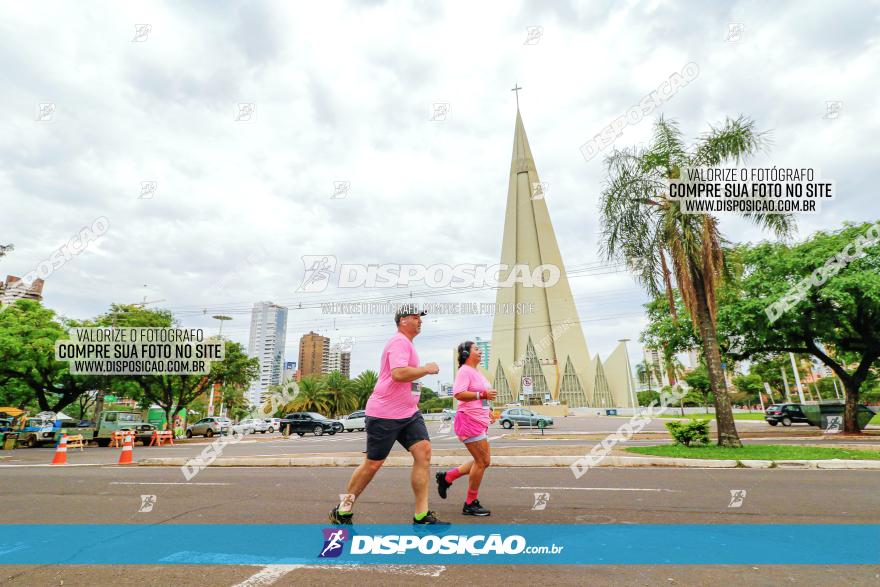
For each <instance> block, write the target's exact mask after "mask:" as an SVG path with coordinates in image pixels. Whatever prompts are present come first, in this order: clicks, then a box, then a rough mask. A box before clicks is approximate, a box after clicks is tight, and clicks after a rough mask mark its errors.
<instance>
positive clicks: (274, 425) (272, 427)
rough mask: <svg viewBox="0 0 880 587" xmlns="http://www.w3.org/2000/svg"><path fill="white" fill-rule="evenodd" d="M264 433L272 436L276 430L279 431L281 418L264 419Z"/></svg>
mask: <svg viewBox="0 0 880 587" xmlns="http://www.w3.org/2000/svg"><path fill="white" fill-rule="evenodd" d="M264 421H265V422H266V432H268V433H269V434H272V433H273V432H275V431H276V430H281V418H266V419H265V420H264Z"/></svg>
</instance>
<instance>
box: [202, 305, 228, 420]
mask: <svg viewBox="0 0 880 587" xmlns="http://www.w3.org/2000/svg"><path fill="white" fill-rule="evenodd" d="M211 318H213V319H214V320H219V321H220V332H219V333H218V334H217V337H218V338H220V339H221V340H222V339H223V323H224V322H226V321H227V320H232V317H231V316H224V315H222V314H218V315H216V316H211ZM216 392H217V386H216V385H215V386H212V387H211V391H210V392H209V393H208V396H209V397H208V415H209V416H213V415H214V394H215V393H216ZM220 410H221V411H222V410H223V406H222V405H221V406H220ZM221 415H222V414H221Z"/></svg>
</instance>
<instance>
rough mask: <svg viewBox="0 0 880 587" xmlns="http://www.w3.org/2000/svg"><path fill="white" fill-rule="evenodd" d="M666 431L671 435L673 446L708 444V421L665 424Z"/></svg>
mask: <svg viewBox="0 0 880 587" xmlns="http://www.w3.org/2000/svg"><path fill="white" fill-rule="evenodd" d="M666 429H667V430H669V434H671V435H672V439H673V440H674V441H675V444H683V445H685V446H690V445H691V443H693V444H695V445H702V444H709V420H691V421H690V422H676V421H674V420H673V421H672V422H666Z"/></svg>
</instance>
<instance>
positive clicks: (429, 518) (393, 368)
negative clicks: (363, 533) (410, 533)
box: [330, 305, 446, 524]
mask: <svg viewBox="0 0 880 587" xmlns="http://www.w3.org/2000/svg"><path fill="white" fill-rule="evenodd" d="M426 313H427V312H420V311H419V310H418V309H417V308H416V307H415V306H413V305H407V306H403V307H401V308H400V309H399V310H398V311H397V314H395V316H394V321H395V322H396V323H397V334H395V335H394V336H392V337H391V340H389V341H388V343H387V344H386V345H385V348H384V349H383V350H382V359H381V365H380V367H379V379H378V381H377V382H376V387H375V388H374V389H373V393H372V395H370V399H369V400H368V401H367V409H366V413H367V414H366V423H365V426H366V428H367V456H366V458H364V462H363V463H361V465H360V466H359V467H358V468H357V469H355V472H354V473H353V474H352V475H351V479H350V480H349V481H348V488H347V489H346V491H347V493H346V494H343V495H342V496H341V501H340V503H339V505H338V506H336V507H335V508H333V510H332V511H331V512H330V521H331V522H332V523H334V524H351V523H352V518H353V517H354V514H353V513H352V508H353V507H354V502H355V500H356V499H357V497H358V496H359V495H360V494H361V492H363V490H364V489H366V487H367V485H369V483H370V481H372V479H373V476H374V475H375V474H376V472H377V471H378V470H379V469H380V468H381V467H382V464H383V463H384V462H385V459H386V458H387V457H388V454H389V453H390V452H391V449H392V447H393V446H394V443H395V442H399V443H400V444H401V446H403V448H405V449H406V450H408V451H409V452H410V454H411V455H412V457H413V469H412V489H413V493H414V494H415V498H416V507H415V515H414V516H413V524H445V523H446V522H441V521H440V520H438V519H437V516H436V514H435V513H434V512H432V511H430V510H429V509H428V476H429V469H430V465H431V440H430V437H429V436H428V428H427V426H425V420H424V419H423V418H422V413H421V412H419V396H420V395H421V386H420V384H419V383H416V380H417V379H421V378H422V377H424V376H425V375H433V374H436V373H439V372H440V369H439V368H438V367H437V363H427V364H425V365H424V366H421V367H420V366H419V356H418V354H416V348H415V347H414V346H413V343H412V339H413V338H415V337H416V336H418V334H419V332H421V330H422V316H424V315H425V314H426Z"/></svg>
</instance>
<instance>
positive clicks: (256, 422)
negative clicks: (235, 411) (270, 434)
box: [238, 418, 269, 434]
mask: <svg viewBox="0 0 880 587" xmlns="http://www.w3.org/2000/svg"><path fill="white" fill-rule="evenodd" d="M238 425H239V426H243V427H245V429H246V430H247V431H248V432H249V433H250V434H256V433H257V432H260V433H262V434H265V433H266V431H267V430H268V429H269V425H268V424H266V422H265V421H264V420H260V419H259V418H246V419H244V420H242V421H241V422H239V423H238Z"/></svg>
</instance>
